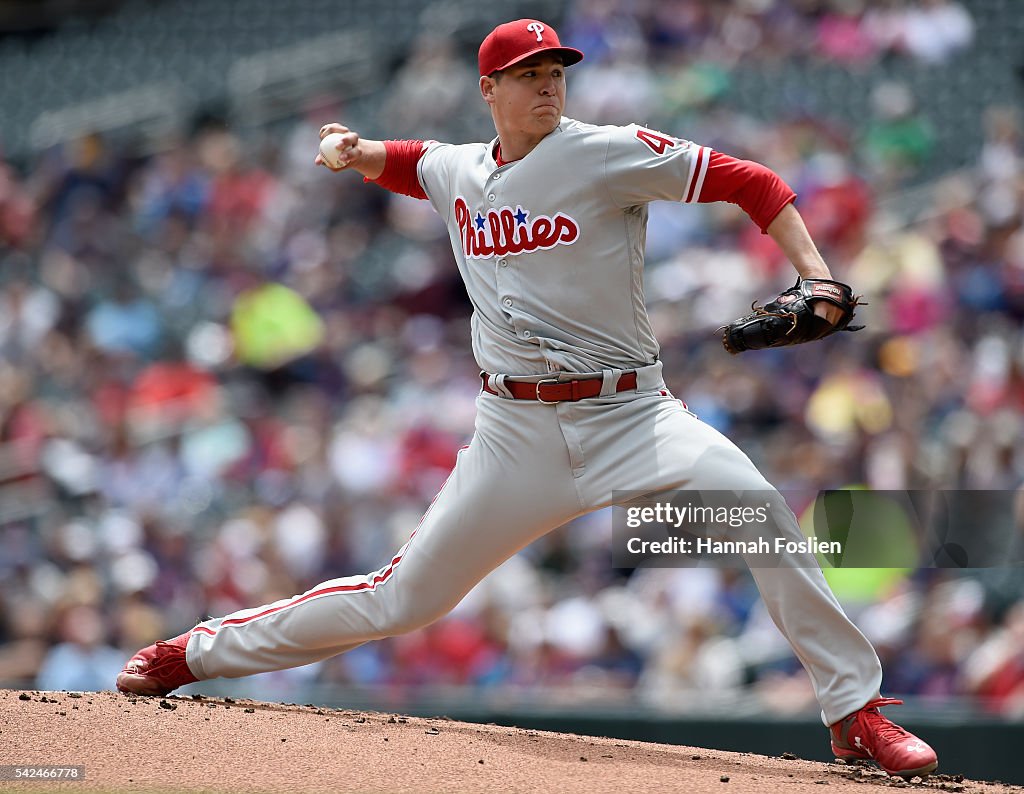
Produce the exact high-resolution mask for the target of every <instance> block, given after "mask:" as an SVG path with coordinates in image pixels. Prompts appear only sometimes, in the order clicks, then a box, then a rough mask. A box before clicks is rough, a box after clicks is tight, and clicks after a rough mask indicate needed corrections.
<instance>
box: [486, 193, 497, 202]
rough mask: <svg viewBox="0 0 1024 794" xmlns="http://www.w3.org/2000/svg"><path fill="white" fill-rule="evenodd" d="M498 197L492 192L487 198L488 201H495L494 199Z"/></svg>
mask: <svg viewBox="0 0 1024 794" xmlns="http://www.w3.org/2000/svg"><path fill="white" fill-rule="evenodd" d="M496 198H497V196H495V195H494V194H493V193H491V195H489V196H488V197H487V200H488V201H494V199H496Z"/></svg>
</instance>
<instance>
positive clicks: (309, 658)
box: [186, 398, 580, 678]
mask: <svg viewBox="0 0 1024 794" xmlns="http://www.w3.org/2000/svg"><path fill="white" fill-rule="evenodd" d="M495 399H497V398H495ZM550 413H551V412H549V414H550ZM536 418H537V417H536V416H534V415H527V416H526V417H525V418H522V421H520V422H517V423H513V424H512V425H511V426H509V427H507V428H505V430H504V432H503V433H500V434H498V433H491V434H488V433H484V434H480V433H478V435H477V436H476V437H474V440H473V443H472V444H471V445H470V447H468V448H466V449H464V450H462V451H461V452H460V454H459V457H458V463H457V465H456V467H455V469H454V471H453V472H452V474H451V476H450V477H449V479H448V481H447V482H446V483H445V485H444V487H443V488H442V489H441V492H440V493H439V494H438V496H437V497H436V499H435V500H434V502H433V504H432V505H431V506H430V508H429V510H428V511H427V513H426V514H425V516H424V517H423V519H422V521H421V522H420V525H419V527H417V529H416V531H415V533H414V534H413V535H412V537H411V538H410V540H409V542H408V543H407V544H406V545H405V546H404V547H403V548H402V549H401V550H400V551H399V552H398V553H397V554H396V555H395V556H394V558H393V559H391V560H390V561H389V562H388V564H387V565H385V566H384V567H382V568H381V569H380V570H378V571H375V572H374V573H372V574H368V575H366V576H350V577H345V578H342V579H333V580H331V581H328V582H324V583H323V584H320V585H318V586H317V587H314V588H313V589H312V590H310V591H309V592H307V593H304V594H302V595H300V596H296V597H295V598H292V599H288V600H285V601H279V602H276V603H274V604H268V605H266V606H263V607H257V608H255V609H246V610H242V611H240V612H236V613H234V614H232V615H228V616H226V617H224V618H219V619H216V620H210V621H207V622H205V623H202V624H200V625H199V626H197V627H196V628H195V629H194V630H193V632H192V636H191V638H190V640H189V642H188V646H187V650H186V658H187V661H188V666H189V668H190V669H191V670H192V671H193V672H194V673H195V674H196V676H197V677H199V678H213V677H216V676H225V677H238V676H243V675H250V674H253V673H259V672H265V671H269V670H279V669H283V668H286V667H296V666H298V665H303V664H309V663H311V662H315V661H319V660H321V659H325V658H327V657H330V656H333V655H336V654H338V653H341V652H343V651H346V650H350V649H352V648H354V647H356V646H358V645H360V644H362V643H364V642H367V641H370V640H375V639H380V638H382V637H387V636H392V635H395V634H400V633H403V632H407V631H411V630H413V629H416V628H419V627H421V626H425V625H427V624H428V623H431V622H433V621H434V620H436V619H437V618H439V617H441V616H442V615H444V614H446V613H447V612H448V611H450V610H451V609H452V608H453V607H454V606H455V605H456V604H457V603H458V602H459V601H460V600H461V599H462V598H463V596H464V595H465V594H466V593H468V592H469V591H470V590H471V589H472V588H473V587H474V586H475V585H476V584H477V583H478V582H479V581H480V580H481V579H482V578H483V577H484V576H486V575H487V574H488V573H489V572H490V571H491V570H493V569H494V568H496V567H497V566H498V565H500V564H501V563H502V562H504V561H505V560H506V559H508V557H510V556H511V555H512V554H514V553H515V552H516V551H518V550H519V549H521V548H522V547H523V546H525V545H527V544H528V543H530V542H531V541H532V540H534V539H535V538H537V537H539V536H540V535H543V534H545V533H546V532H548V531H550V530H551V529H553V528H555V527H557V526H559V525H561V524H563V523H565V522H566V521H567V520H569V519H570V518H572V517H573V516H575V515H577V514H578V513H579V512H580V510H579V503H578V498H577V495H576V491H575V487H574V485H573V483H572V476H571V474H570V472H569V467H568V460H567V453H566V451H565V446H564V441H563V440H562V438H561V435H560V434H559V435H557V436H553V435H551V434H550V433H547V437H548V439H550V440H545V438H544V437H543V436H540V437H537V436H534V437H533V438H532V439H531V438H529V436H530V434H531V433H538V432H539V433H545V432H546V431H549V430H550V429H551V428H547V427H534V426H532V425H531V423H532V422H533V421H534V420H535V419H536ZM546 421H550V420H549V419H543V418H542V419H541V421H540V424H541V425H544V424H545V422H546ZM517 428H518V429H517ZM499 435H500V436H502V437H501V438H497V436H499ZM517 438H518V440H517Z"/></svg>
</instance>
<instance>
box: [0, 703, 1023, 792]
mask: <svg viewBox="0 0 1024 794" xmlns="http://www.w3.org/2000/svg"><path fill="white" fill-rule="evenodd" d="M0 764H4V765H10V764H17V765H24V766H25V767H29V768H35V767H40V766H43V765H57V766H62V767H71V766H79V767H85V780H81V779H79V780H77V781H76V780H64V781H58V780H54V779H46V780H41V779H29V780H24V781H23V782H18V781H13V782H12V781H10V780H5V781H3V782H0V789H15V790H25V791H37V792H38V791H44V790H45V791H50V790H53V789H61V790H71V791H76V792H81V793H82V794H84V792H95V791H104V792H114V791H116V792H120V791H189V792H198V791H209V792H236V791H247V792H249V791H266V792H283V791H295V792H331V794H336V793H337V792H372V793H373V794H381V793H382V792H441V791H445V792H467V793H472V794H477V793H478V792H506V791H508V792H512V791H522V792H529V794H537V792H549V791H551V792H555V791H557V792H567V793H573V792H579V794H590V792H614V794H622V792H624V791H634V790H644V791H659V792H667V791H679V792H715V794H743V793H745V792H771V793H772V794H776V792H779V791H799V790H806V791H808V792H811V791H813V792H816V793H817V794H821V791H822V789H820V788H816V787H817V786H820V785H828V786H830V788H829V789H827V791H829V792H832V794H836V792H837V791H848V790H849V791H858V792H860V793H861V794H865V792H870V789H869V788H865V784H868V785H869V786H870V785H876V786H893V785H895V786H899V787H908V786H907V784H905V783H904V782H903V781H898V780H894V779H890V778H888V777H887V776H886V775H884V774H883V773H881V772H878V771H876V770H872V769H868V768H866V767H863V766H844V765H840V764H822V763H817V762H812V761H800V760H795V759H793V760H787V759H784V758H768V757H766V756H760V755H752V754H747V753H726V752H721V751H718V750H703V749H697V748H692V747H677V746H673V745H663V744H646V743H644V742H630V741H622V740H617V739H599V738H591V737H587V736H572V735H567V734H559V733H548V732H545V731H532V730H523V729H520V728H502V727H497V726H495V725H472V724H467V723H462V722H452V721H450V720H445V719H419V718H415V717H402V716H399V715H392V714H378V713H373V712H369V713H361V712H355V711H340V710H334V709H318V708H314V707H309V706H283V705H273V704H268V703H257V702H252V701H242V700H240V701H233V700H230V699H224V700H219V699H209V698H200V697H199V696H196V697H194V698H186V697H181V698H179V697H168V698H141V697H140V698H135V697H126V696H124V695H119V694H115V693H113V692H83V693H74V692H15V691H11V690H4V691H0ZM8 776H9V773H8ZM909 787H912V788H919V789H930V790H944V791H962V792H993V794H994V793H995V792H1000V794H1002V793H1004V792H1010V791H1015V792H1024V789H1021V788H1015V787H1008V786H1004V785H999V784H984V783H975V782H973V781H969V780H960V779H955V778H952V777H949V776H945V775H935V776H932V777H931V778H929V779H928V780H926V781H924V782H918V781H916V780H915V781H913V782H912V783H911V784H910V785H909ZM879 794H881V792H879Z"/></svg>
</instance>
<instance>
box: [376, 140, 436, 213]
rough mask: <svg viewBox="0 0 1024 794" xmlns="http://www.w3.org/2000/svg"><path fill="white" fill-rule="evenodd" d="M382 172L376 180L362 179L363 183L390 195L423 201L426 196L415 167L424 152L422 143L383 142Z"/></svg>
mask: <svg viewBox="0 0 1024 794" xmlns="http://www.w3.org/2000/svg"><path fill="white" fill-rule="evenodd" d="M384 151H385V152H386V153H387V157H386V158H385V160H384V171H383V173H381V175H380V176H379V177H377V178H376V179H370V178H369V177H364V179H363V181H364V182H373V183H374V184H376V185H380V186H381V187H382V188H385V189H386V190H390V191H391V192H392V193H401V194H402V195H403V196H412V197H413V198H418V199H425V198H427V194H426V193H425V192H424V190H423V186H422V185H421V184H420V180H419V177H418V176H417V174H416V165H417V163H419V161H420V158H421V157H422V156H423V153H424V152H425V151H426V148H425V147H424V145H423V141H384Z"/></svg>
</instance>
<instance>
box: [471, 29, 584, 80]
mask: <svg viewBox="0 0 1024 794" xmlns="http://www.w3.org/2000/svg"><path fill="white" fill-rule="evenodd" d="M538 52H557V53H558V54H559V55H561V56H562V63H563V64H565V65H566V66H572V65H573V64H574V63H579V62H580V61H582V60H583V53H582V52H580V51H579V50H575V49H573V48H572V47H563V46H562V43H561V42H560V41H559V40H558V34H557V33H555V29H554V28H553V27H551V26H550V25H545V24H544V23H543V22H541V21H539V20H536V19H517V20H516V21H515V22H506V23H505V24H504V25H498V27H496V28H495V29H494V30H492V31H491V32H490V33H488V34H487V38H486V39H484V41H483V44H481V45H480V53H479V61H480V75H481V76H484V75H489V74H494V72H500V71H501V70H502V69H507V68H508V67H510V66H512V65H514V64H517V63H519V62H520V61H521V60H523V59H524V58H528V57H530V56H531V55H536V54H537V53H538Z"/></svg>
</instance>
